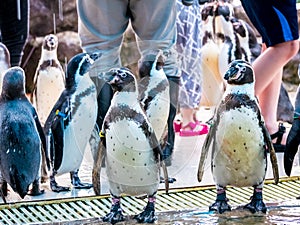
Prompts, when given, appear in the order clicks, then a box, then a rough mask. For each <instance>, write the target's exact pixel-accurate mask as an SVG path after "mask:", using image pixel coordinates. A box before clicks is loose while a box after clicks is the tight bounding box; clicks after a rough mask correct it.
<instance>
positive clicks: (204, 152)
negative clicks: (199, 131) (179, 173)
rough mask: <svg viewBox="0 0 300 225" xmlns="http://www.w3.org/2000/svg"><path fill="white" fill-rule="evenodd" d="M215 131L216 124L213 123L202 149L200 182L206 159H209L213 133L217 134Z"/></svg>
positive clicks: (199, 172)
mask: <svg viewBox="0 0 300 225" xmlns="http://www.w3.org/2000/svg"><path fill="white" fill-rule="evenodd" d="M215 132H216V126H214V125H212V126H211V127H210V129H209V132H208V134H207V136H206V138H205V140H204V143H203V146H202V149H201V156H200V160H199V165H198V173H197V177H198V181H199V182H201V181H202V177H203V174H204V165H205V161H206V159H207V156H208V152H209V148H210V145H211V142H212V140H213V134H215Z"/></svg>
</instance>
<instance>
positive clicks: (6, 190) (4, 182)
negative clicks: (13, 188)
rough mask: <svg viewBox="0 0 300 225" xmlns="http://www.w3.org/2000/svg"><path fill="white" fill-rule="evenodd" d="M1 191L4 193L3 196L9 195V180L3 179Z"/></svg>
mask: <svg viewBox="0 0 300 225" xmlns="http://www.w3.org/2000/svg"><path fill="white" fill-rule="evenodd" d="M1 193H2V195H3V196H7V193H8V189H7V182H6V181H2V183H1Z"/></svg>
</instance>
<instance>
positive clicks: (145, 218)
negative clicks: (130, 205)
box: [133, 202, 157, 223]
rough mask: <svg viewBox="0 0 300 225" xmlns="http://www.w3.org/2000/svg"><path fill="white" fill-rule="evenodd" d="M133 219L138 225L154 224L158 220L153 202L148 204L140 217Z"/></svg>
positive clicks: (136, 216)
mask: <svg viewBox="0 0 300 225" xmlns="http://www.w3.org/2000/svg"><path fill="white" fill-rule="evenodd" d="M133 219H135V220H137V222H138V223H154V221H155V220H156V219H157V217H156V216H155V208H154V203H153V202H148V203H147V206H146V207H145V209H144V211H143V212H141V213H140V214H138V215H135V216H134V217H133Z"/></svg>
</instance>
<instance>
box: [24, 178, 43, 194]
mask: <svg viewBox="0 0 300 225" xmlns="http://www.w3.org/2000/svg"><path fill="white" fill-rule="evenodd" d="M44 193H45V190H43V189H40V183H39V180H35V181H34V182H33V183H32V188H31V189H30V190H29V191H28V193H27V194H28V195H30V196H38V195H42V194H44Z"/></svg>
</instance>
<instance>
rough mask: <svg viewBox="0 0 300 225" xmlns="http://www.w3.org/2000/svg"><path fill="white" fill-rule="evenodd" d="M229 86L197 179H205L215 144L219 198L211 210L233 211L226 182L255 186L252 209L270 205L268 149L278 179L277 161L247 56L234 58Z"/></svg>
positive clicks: (227, 75)
mask: <svg viewBox="0 0 300 225" xmlns="http://www.w3.org/2000/svg"><path fill="white" fill-rule="evenodd" d="M224 79H225V80H226V81H227V89H226V91H225V93H224V95H223V97H222V100H221V102H220V104H219V105H218V107H217V108H216V112H215V114H214V117H213V125H212V127H211V129H210V130H209V133H208V135H207V136H206V139H205V141H204V144H203V147H202V152H201V156H200V161H199V167H198V181H199V182H200V181H201V180H202V176H203V172H204V163H205V159H206V158H207V153H208V151H209V149H210V148H212V156H211V171H212V175H213V179H214V182H215V183H216V189H217V198H216V201H215V202H214V203H213V204H212V205H211V206H210V207H209V210H210V211H217V212H219V213H223V212H225V211H230V210H231V207H230V205H229V204H228V203H227V201H228V199H227V198H226V186H228V185H232V186H235V187H247V186H252V187H253V188H254V193H253V196H252V198H251V202H250V203H249V204H247V205H245V206H244V208H245V209H248V210H250V211H251V212H252V213H255V212H263V213H265V212H266V210H267V208H266V206H265V204H264V202H263V198H262V189H263V184H264V179H265V175H266V170H267V152H268V151H269V152H270V158H271V162H272V166H273V175H274V180H275V183H278V179H279V178H278V165H277V158H276V154H275V151H274V148H273V145H272V141H271V137H270V134H269V133H268V131H267V129H266V127H265V125H264V120H263V117H262V115H261V112H260V108H259V105H258V102H257V98H256V97H255V94H254V82H255V78H254V72H253V69H252V67H251V65H250V64H249V63H248V62H247V61H244V60H235V61H233V62H232V63H231V64H230V65H229V68H228V70H227V71H226V73H225V75H224Z"/></svg>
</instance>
